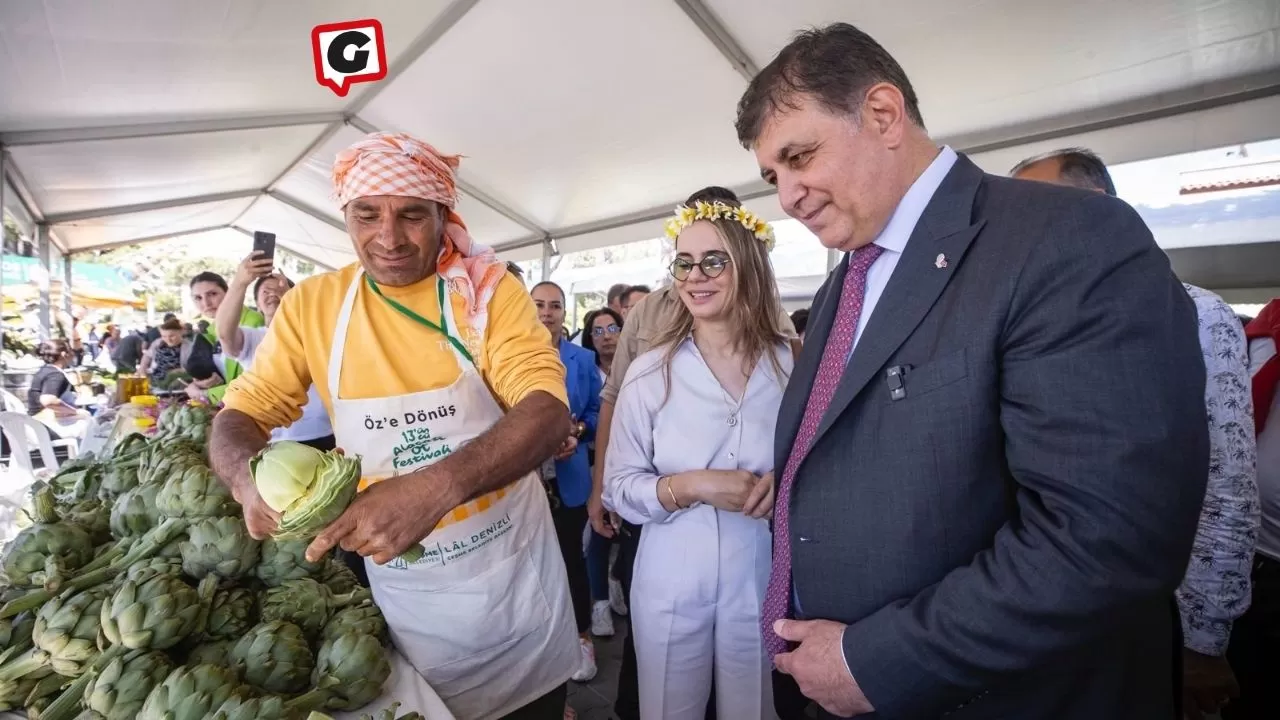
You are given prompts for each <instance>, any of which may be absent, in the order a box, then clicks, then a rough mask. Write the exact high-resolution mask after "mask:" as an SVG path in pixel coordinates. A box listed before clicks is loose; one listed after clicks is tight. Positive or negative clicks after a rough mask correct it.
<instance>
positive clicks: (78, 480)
mask: <svg viewBox="0 0 1280 720" xmlns="http://www.w3.org/2000/svg"><path fill="white" fill-rule="evenodd" d="M49 484H50V485H52V486H53V490H54V495H56V496H57V498H58V502H60V503H62V504H63V505H74V504H76V503H79V502H84V501H85V500H94V499H96V498H97V497H98V490H99V488H100V486H101V484H102V468H101V467H100V466H98V465H97V464H95V463H91V462H87V461H84V460H73V461H72V462H69V463H64V464H63V466H62V467H61V468H60V469H59V470H58V474H57V475H54V476H53V477H52V478H50V479H49Z"/></svg>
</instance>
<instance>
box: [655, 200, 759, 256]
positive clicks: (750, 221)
mask: <svg viewBox="0 0 1280 720" xmlns="http://www.w3.org/2000/svg"><path fill="white" fill-rule="evenodd" d="M722 219H723V220H733V221H734V222H736V223H738V224H739V225H741V226H742V227H744V228H746V229H748V230H750V231H751V234H752V235H755V236H756V239H757V240H759V241H760V242H762V243H764V249H765V250H773V245H774V242H775V239H774V237H773V228H772V227H769V223H767V222H765V221H764V220H761V219H760V216H759V215H756V214H755V213H753V212H751V211H750V210H748V209H746V208H744V207H733V206H730V205H726V204H724V203H722V202H720V201H716V202H703V201H701V200H699V201H697V202H695V203H694V204H693V207H689V206H688V205H677V206H676V215H675V217H673V218H671V219H670V220H668V221H667V225H666V230H667V237H669V238H671V240H672V241H674V240H675V239H676V238H677V237H678V236H679V235H680V232H681V231H682V230H684V229H685V228H687V227H689V226H690V225H692V224H694V223H695V222H697V221H699V220H722Z"/></svg>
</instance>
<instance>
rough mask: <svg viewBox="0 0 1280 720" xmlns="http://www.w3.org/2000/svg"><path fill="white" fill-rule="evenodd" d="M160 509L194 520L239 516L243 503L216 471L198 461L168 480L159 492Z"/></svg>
mask: <svg viewBox="0 0 1280 720" xmlns="http://www.w3.org/2000/svg"><path fill="white" fill-rule="evenodd" d="M156 508H157V509H158V510H159V511H160V514H161V515H164V516H165V517H170V518H186V519H194V518H201V517H223V516H228V515H236V514H237V513H238V512H239V509H240V505H239V504H238V503H236V501H235V500H234V499H233V498H232V497H231V491H230V490H229V489H227V486H226V485H223V484H222V481H221V480H219V479H218V477H217V476H216V475H214V474H213V471H212V470H210V469H209V467H208V466H207V465H205V464H203V463H198V464H195V465H191V466H188V467H186V468H184V469H183V470H182V472H180V473H175V474H173V475H172V476H170V477H169V479H168V480H167V481H165V483H164V486H163V487H161V488H160V492H159V493H158V494H157V495H156Z"/></svg>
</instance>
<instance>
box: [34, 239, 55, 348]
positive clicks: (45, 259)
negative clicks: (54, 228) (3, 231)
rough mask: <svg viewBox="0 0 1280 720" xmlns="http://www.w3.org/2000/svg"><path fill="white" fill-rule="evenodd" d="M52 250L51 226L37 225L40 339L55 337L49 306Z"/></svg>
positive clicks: (37, 284) (51, 279)
mask: <svg viewBox="0 0 1280 720" xmlns="http://www.w3.org/2000/svg"><path fill="white" fill-rule="evenodd" d="M51 255H52V252H51V248H50V246H49V226H48V225H47V224H46V223H40V224H39V225H36V260H37V261H38V262H39V263H40V271H41V272H40V278H39V280H38V281H37V283H36V286H37V288H38V289H39V291H40V307H39V315H38V317H39V321H40V339H41V340H42V341H43V340H48V339H50V338H52V337H53V315H52V312H51V308H50V306H49V286H50V285H51V284H52V283H53V268H52V265H53V262H52V257H51Z"/></svg>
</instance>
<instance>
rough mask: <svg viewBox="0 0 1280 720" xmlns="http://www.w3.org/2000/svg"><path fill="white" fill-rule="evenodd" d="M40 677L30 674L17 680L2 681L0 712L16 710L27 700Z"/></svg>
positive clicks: (0, 685)
mask: <svg viewBox="0 0 1280 720" xmlns="http://www.w3.org/2000/svg"><path fill="white" fill-rule="evenodd" d="M39 682H40V679H39V678H35V677H32V676H30V675H28V676H26V677H20V678H17V679H16V680H2V681H0V712H8V711H9V710H16V709H18V708H20V707H22V706H23V705H25V704H26V702H27V696H28V695H30V694H31V691H32V690H34V689H35V687H36V684H37V683H39Z"/></svg>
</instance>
